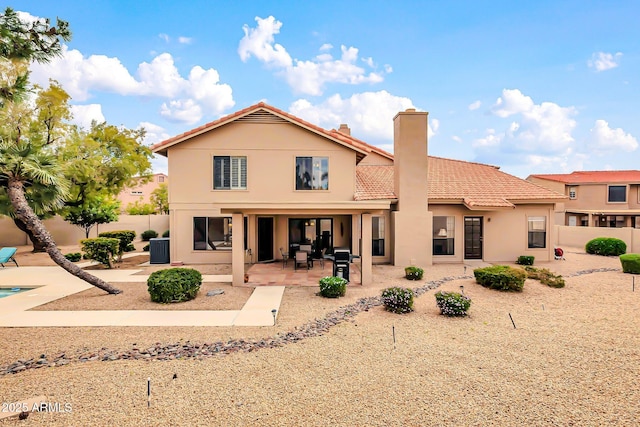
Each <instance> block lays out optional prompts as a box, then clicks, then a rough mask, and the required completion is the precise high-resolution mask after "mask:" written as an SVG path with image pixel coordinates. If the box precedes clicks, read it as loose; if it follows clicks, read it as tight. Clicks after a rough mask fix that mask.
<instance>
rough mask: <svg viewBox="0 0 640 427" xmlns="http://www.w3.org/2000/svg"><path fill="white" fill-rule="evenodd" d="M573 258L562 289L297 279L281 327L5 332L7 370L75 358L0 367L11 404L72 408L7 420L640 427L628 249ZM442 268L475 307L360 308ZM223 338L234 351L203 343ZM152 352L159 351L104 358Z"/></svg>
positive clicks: (384, 271) (421, 303) (456, 268)
mask: <svg viewBox="0 0 640 427" xmlns="http://www.w3.org/2000/svg"><path fill="white" fill-rule="evenodd" d="M567 252H568V253H567V261H556V262H552V263H544V264H540V265H537V266H538V267H547V268H550V269H551V270H552V271H554V272H556V273H559V274H563V275H564V276H565V278H566V282H567V286H566V287H565V288H562V289H553V288H549V287H546V286H544V285H541V284H540V283H539V282H537V281H534V280H528V281H527V282H526V284H525V288H524V292H522V293H500V292H497V291H492V290H488V289H485V288H482V287H481V286H479V285H477V284H475V283H474V280H473V279H472V278H470V277H468V276H470V275H471V274H472V272H471V270H470V269H469V270H468V271H467V272H466V276H467V277H466V278H461V277H463V276H465V272H464V270H463V267H462V266H461V265H459V264H455V265H437V266H434V267H429V268H427V269H426V272H425V278H424V280H423V281H420V282H408V281H406V280H404V279H403V278H402V269H401V268H394V267H390V266H377V267H375V268H374V274H375V277H376V279H377V280H376V284H375V285H373V286H371V287H354V288H349V289H348V290H347V296H345V297H343V298H340V299H336V300H328V299H324V298H321V297H318V296H316V295H315V292H317V289H315V288H287V289H286V291H285V295H284V298H283V304H282V306H281V310H280V314H279V318H278V324H277V326H275V327H265V328H162V329H157V328H1V329H0V332H1V338H0V348H1V350H0V367H1V366H6V365H8V364H11V363H13V362H15V361H17V360H18V359H30V358H34V359H37V358H38V357H39V356H40V355H41V354H44V355H45V358H47V359H48V360H51V359H52V358H54V357H55V355H58V356H59V355H60V354H61V353H65V359H64V360H67V361H68V364H66V365H64V366H56V367H44V368H40V369H28V370H25V371H23V372H20V373H17V374H7V375H2V376H0V400H1V401H2V402H11V401H15V400H18V399H24V398H28V397H33V396H37V395H45V396H47V398H48V402H50V403H56V402H57V403H60V405H61V406H62V408H63V409H64V404H69V407H70V408H69V409H71V411H70V412H60V411H52V412H49V413H34V414H31V415H30V416H29V418H28V419H27V420H26V421H18V420H17V419H16V418H13V419H11V420H5V421H0V425H2V426H4V425H18V424H20V425H48V426H58V425H61V426H62V425H69V426H71V425H74V426H75V425H96V426H102V425H104V426H107V425H109V426H111V425H121V426H128V425H131V426H134V425H154V426H155V425H158V426H159V425H190V426H191V425H193V426H196V425H202V426H205V425H225V426H246V425H260V426H272V425H273V426H276V425H306V426H324V425H329V424H333V425H362V426H364V425H366V426H387V425H456V426H457V425H477V426H487V425H496V426H511V425H513V426H515V425H518V426H520V425H534V426H550V425H559V426H569V425H576V426H602V425H620V426H629V425H638V421H637V420H638V419H640V384H639V382H638V379H639V378H640V333H639V332H638V331H640V316H639V315H638V308H639V307H640V280H638V283H637V285H638V288H639V289H637V290H636V292H632V277H633V276H631V275H628V274H623V273H622V272H621V270H620V264H619V261H618V259H617V258H605V257H597V256H590V255H586V254H584V253H580V251H579V250H568V251H567ZM18 262H20V260H19V261H18ZM600 268H602V269H606V270H607V271H600V272H593V270H594V269H600ZM443 278H447V280H446V281H444V283H442V284H440V285H439V288H438V289H442V290H456V291H458V290H459V289H460V286H461V285H462V286H464V290H465V293H466V294H467V295H469V296H470V297H471V298H472V301H473V303H472V306H471V309H470V315H469V316H468V317H466V318H446V317H443V316H441V315H439V312H438V309H437V307H436V305H435V299H434V298H433V293H434V292H435V291H433V290H429V291H426V292H425V293H424V294H423V295H421V296H420V297H419V298H417V299H416V303H415V312H413V313H410V314H407V315H395V314H392V313H389V312H386V311H384V309H383V308H382V307H381V306H379V305H376V304H369V305H367V304H365V303H362V302H358V301H359V300H360V299H362V298H366V297H376V296H378V295H379V294H380V289H382V288H385V287H388V286H394V285H399V286H404V287H420V286H426V285H428V284H429V283H430V282H433V281H437V280H439V279H443ZM454 278H455V279H454ZM367 301H369V302H370V301H374V300H372V299H369V300H367ZM341 307H348V308H347V309H342V310H341V309H340V308H341ZM367 308H368V309H367ZM509 314H511V316H512V318H513V320H514V322H515V325H516V328H515V329H514V327H513V325H512V323H511V320H510V318H509ZM394 330H395V345H394V340H393V331H394ZM216 343H219V344H220V346H222V347H224V351H219V352H213V353H212V354H210V355H205V354H203V353H202V352H201V353H198V352H194V348H196V347H198V348H205V347H206V348H208V349H210V348H214V347H215V344H216ZM225 345H226V347H225ZM207 346H208V347H207ZM149 347H151V349H153V351H152V352H153V353H157V354H158V355H154V356H149V357H147V358H146V359H147V360H131V359H128V360H115V361H101V360H102V358H103V356H104V355H111V356H113V357H112V358H118V357H122V356H123V355H125V356H126V355H131V354H132V353H134V352H136V351H137V349H149ZM184 349H186V350H184ZM152 352H148V353H152ZM136 354H139V352H138V353H136ZM196 354H199V355H196ZM93 355H97V360H96V361H87V362H80V361H79V359H80V358H84V359H89V360H90V359H91V356H93ZM116 356H117V357H116ZM160 358H166V359H168V360H158V359H160ZM106 359H107V360H109V357H106ZM174 377H175V378H174ZM147 378H151V388H152V395H151V406H150V407H147V396H146V391H147Z"/></svg>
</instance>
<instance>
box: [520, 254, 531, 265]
mask: <svg viewBox="0 0 640 427" xmlns="http://www.w3.org/2000/svg"><path fill="white" fill-rule="evenodd" d="M534 259H535V257H534V256H531V255H520V256H519V257H518V259H517V261H516V264H519V265H533V260H534Z"/></svg>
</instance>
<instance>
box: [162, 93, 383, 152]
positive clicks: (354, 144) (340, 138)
mask: <svg viewBox="0 0 640 427" xmlns="http://www.w3.org/2000/svg"><path fill="white" fill-rule="evenodd" d="M258 110H264V111H267V112H270V113H272V114H275V115H276V116H280V117H282V118H285V119H287V120H288V121H290V122H293V123H295V124H297V125H299V126H301V127H304V128H306V129H309V130H311V131H313V132H316V133H318V134H320V135H323V136H325V137H328V138H330V139H333V140H334V141H337V142H339V143H341V144H342V145H345V146H347V147H350V148H352V149H354V150H356V151H358V152H359V156H358V157H359V160H361V159H362V158H363V157H364V156H366V154H367V153H370V152H371V151H372V148H373V147H372V146H371V145H369V144H367V143H365V142H364V141H360V140H359V139H357V138H354V137H352V136H350V135H346V134H344V133H342V132H339V131H337V130H335V129H332V130H326V129H323V128H321V127H320V126H316V125H314V124H313V123H309V122H307V121H305V120H302V119H301V118H299V117H296V116H294V115H293V114H289V113H287V112H286V111H283V110H280V109H279V108H276V107H273V106H271V105H268V104H266V103H264V102H259V103H257V104H254V105H251V106H250V107H247V108H244V109H242V110H238V111H236V112H235V113H232V114H229V115H227V116H224V117H221V118H219V119H218V120H214V121H212V122H209V123H207V124H204V125H202V126H199V127H197V128H194V129H191V130H190V131H187V132H184V133H181V134H179V135H176V136H174V137H172V138H169V139H166V140H164V141H162V142H159V143H157V144H155V145H153V146H151V151H153V152H154V153H159V154H163V155H166V150H167V148H169V147H170V146H172V145H175V144H178V143H180V142H182V141H185V140H187V139H189V138H191V137H194V136H196V135H200V134H202V133H205V132H208V131H210V130H213V129H215V128H217V127H219V126H222V125H225V124H227V123H229V122H232V121H234V120H236V119H239V118H241V117H245V116H247V115H249V114H251V113H254V112H256V111H258ZM376 151H377V152H382V153H384V151H383V150H380V149H378V148H376ZM387 155H389V154H388V153H387Z"/></svg>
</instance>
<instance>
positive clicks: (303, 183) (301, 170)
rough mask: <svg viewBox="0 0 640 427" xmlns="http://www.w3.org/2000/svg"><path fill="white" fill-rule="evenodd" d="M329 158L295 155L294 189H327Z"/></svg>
mask: <svg viewBox="0 0 640 427" xmlns="http://www.w3.org/2000/svg"><path fill="white" fill-rule="evenodd" d="M328 189H329V158H328V157H296V190H328Z"/></svg>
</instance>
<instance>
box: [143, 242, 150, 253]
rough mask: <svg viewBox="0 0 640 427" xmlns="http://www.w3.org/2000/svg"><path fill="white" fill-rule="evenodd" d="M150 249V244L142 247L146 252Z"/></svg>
mask: <svg viewBox="0 0 640 427" xmlns="http://www.w3.org/2000/svg"><path fill="white" fill-rule="evenodd" d="M150 247H151V245H150V244H149V243H147V244H146V245H144V246H143V247H142V250H143V251H145V252H149V248H150Z"/></svg>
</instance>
